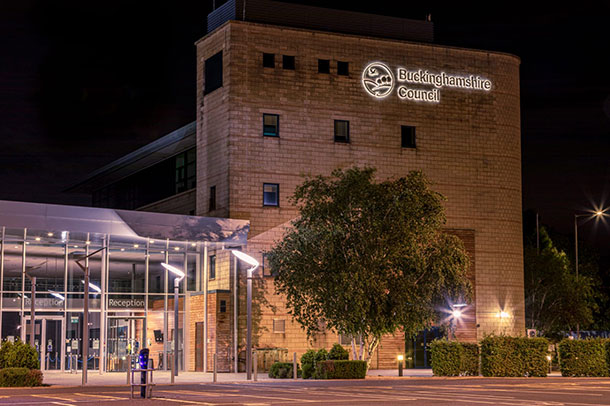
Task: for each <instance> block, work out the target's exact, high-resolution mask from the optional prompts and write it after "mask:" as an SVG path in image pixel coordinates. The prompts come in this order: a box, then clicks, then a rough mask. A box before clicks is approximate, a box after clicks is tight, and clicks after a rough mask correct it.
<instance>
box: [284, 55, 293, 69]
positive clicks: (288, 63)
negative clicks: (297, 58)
mask: <svg viewBox="0 0 610 406" xmlns="http://www.w3.org/2000/svg"><path fill="white" fill-rule="evenodd" d="M282 68H284V69H289V70H294V56H290V55H282Z"/></svg>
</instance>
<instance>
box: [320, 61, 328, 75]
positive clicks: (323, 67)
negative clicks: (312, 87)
mask: <svg viewBox="0 0 610 406" xmlns="http://www.w3.org/2000/svg"><path fill="white" fill-rule="evenodd" d="M318 73H330V60H328V59H318Z"/></svg>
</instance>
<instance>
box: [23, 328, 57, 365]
mask: <svg viewBox="0 0 610 406" xmlns="http://www.w3.org/2000/svg"><path fill="white" fill-rule="evenodd" d="M63 325H64V319H63V317H61V316H40V317H36V320H35V321H34V345H35V346H36V351H37V352H38V361H39V362H40V369H42V370H61V367H62V366H61V360H62V358H63V346H62V345H61V342H62V338H61V337H62V332H63ZM31 330H32V328H31V318H28V319H26V334H25V342H26V343H29V342H30V334H31Z"/></svg>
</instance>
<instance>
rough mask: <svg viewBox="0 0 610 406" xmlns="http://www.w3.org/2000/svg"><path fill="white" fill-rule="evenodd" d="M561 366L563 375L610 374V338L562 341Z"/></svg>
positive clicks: (560, 345) (560, 350) (560, 344)
mask: <svg viewBox="0 0 610 406" xmlns="http://www.w3.org/2000/svg"><path fill="white" fill-rule="evenodd" d="M559 368H560V369H561V375H562V376H610V340H608V339H601V338H594V339H586V340H570V339H564V340H562V341H560V342H559Z"/></svg>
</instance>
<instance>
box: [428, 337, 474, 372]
mask: <svg viewBox="0 0 610 406" xmlns="http://www.w3.org/2000/svg"><path fill="white" fill-rule="evenodd" d="M430 357H431V360H430V361H431V364H432V372H433V373H434V375H437V376H473V375H478V374H479V346H478V344H471V343H460V342H457V341H446V340H435V341H433V342H432V343H430Z"/></svg>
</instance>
